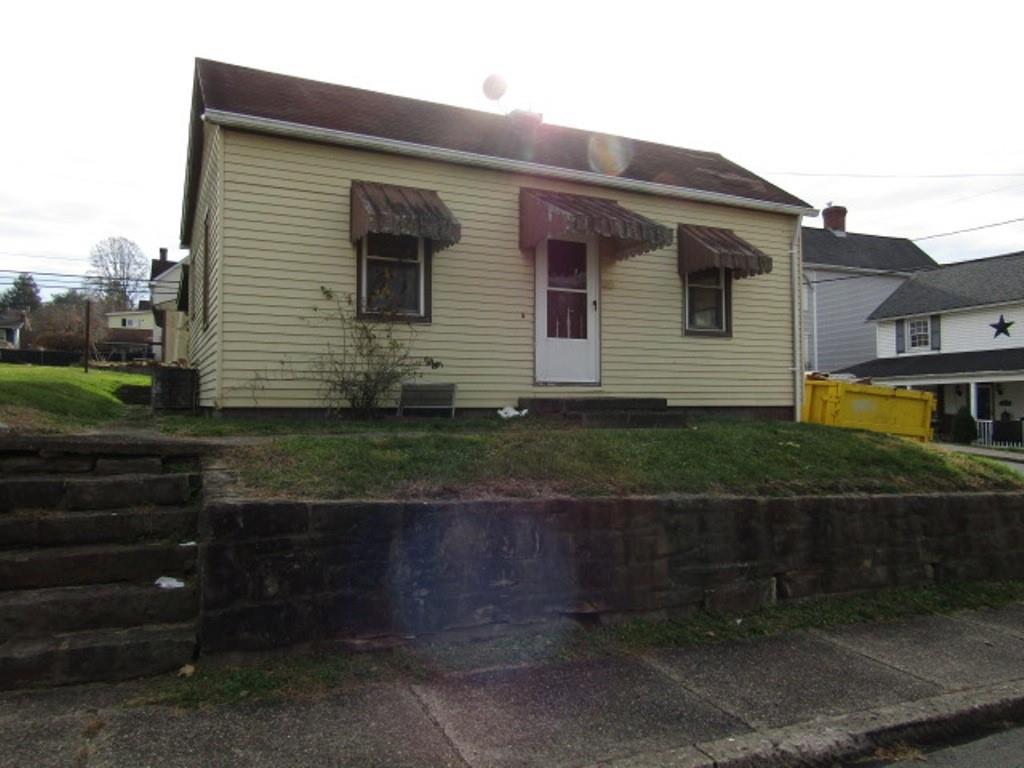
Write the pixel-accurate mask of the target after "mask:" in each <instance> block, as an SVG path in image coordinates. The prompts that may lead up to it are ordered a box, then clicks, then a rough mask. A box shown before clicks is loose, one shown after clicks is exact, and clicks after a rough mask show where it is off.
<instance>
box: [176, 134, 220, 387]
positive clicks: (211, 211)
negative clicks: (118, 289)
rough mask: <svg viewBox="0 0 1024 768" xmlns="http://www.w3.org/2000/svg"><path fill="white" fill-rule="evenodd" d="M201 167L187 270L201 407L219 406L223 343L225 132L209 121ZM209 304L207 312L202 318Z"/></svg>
mask: <svg viewBox="0 0 1024 768" xmlns="http://www.w3.org/2000/svg"><path fill="white" fill-rule="evenodd" d="M203 130H204V131H205V140H204V146H203V163H202V166H201V168H202V172H201V177H200V180H199V188H198V192H197V194H198V197H197V202H196V208H195V214H194V218H193V222H192V243H191V246H192V247H191V248H190V251H189V253H190V255H191V267H190V269H189V309H188V329H187V331H185V334H186V338H187V343H188V350H189V352H188V357H189V360H190V362H191V364H192V365H193V366H194V367H195V368H197V369H198V370H199V404H200V405H201V406H203V407H221V406H222V405H223V403H222V398H221V387H222V383H223V382H222V375H223V371H222V368H221V366H222V361H223V345H222V344H221V325H220V324H221V320H222V313H221V306H222V295H223V294H222V287H223V282H224V281H223V280H222V267H223V263H224V259H223V258H222V257H221V254H222V249H221V242H222V237H223V236H222V231H223V230H222V225H223V217H222V209H223V202H222V201H223V173H222V162H223V154H224V134H223V131H221V129H220V128H218V127H217V126H213V125H210V124H206V125H205V126H204V127H203ZM207 215H209V217H210V218H209V248H210V250H209V253H207V252H206V240H207V238H206V237H205V235H204V230H205V227H206V217H207ZM206 270H209V278H208V279H209V286H208V289H209V296H208V299H207V301H205V302H204V300H203V298H204V297H203V277H204V272H205V271H206ZM205 309H208V311H209V317H208V318H207V317H204V316H203V313H204V310H205Z"/></svg>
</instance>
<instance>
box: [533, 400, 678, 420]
mask: <svg viewBox="0 0 1024 768" xmlns="http://www.w3.org/2000/svg"><path fill="white" fill-rule="evenodd" d="M519 407H520V408H528V409H529V410H530V412H531V413H534V414H536V415H538V416H549V415H555V414H564V413H598V412H604V411H615V412H620V413H621V412H626V411H646V412H652V411H664V410H666V409H667V408H668V400H666V399H665V398H663V397H521V398H519Z"/></svg>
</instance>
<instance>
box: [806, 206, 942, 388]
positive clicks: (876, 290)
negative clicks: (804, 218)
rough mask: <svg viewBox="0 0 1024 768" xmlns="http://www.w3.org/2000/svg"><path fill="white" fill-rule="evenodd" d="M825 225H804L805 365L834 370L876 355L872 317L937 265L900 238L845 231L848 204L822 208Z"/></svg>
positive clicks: (907, 241)
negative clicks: (915, 276) (900, 290)
mask: <svg viewBox="0 0 1024 768" xmlns="http://www.w3.org/2000/svg"><path fill="white" fill-rule="evenodd" d="M822 216H823V217H824V219H825V228H824V229H817V228H811V227H804V228H803V252H804V269H803V275H804V297H803V298H804V312H805V314H804V333H805V348H804V365H805V366H806V367H807V368H809V369H811V370H814V371H835V370H839V369H840V368H845V367H847V366H850V365H854V364H855V363H862V362H864V361H865V360H870V359H871V358H873V357H874V356H875V325H874V323H872V322H871V321H869V320H868V315H870V314H871V312H872V311H873V310H874V309H875V307H877V306H878V305H879V304H881V303H882V302H883V301H885V299H887V298H888V297H889V296H890V295H891V294H892V292H893V291H895V290H896V289H897V288H899V287H900V286H901V285H902V284H903V283H904V282H905V281H906V280H907V278H908V277H910V275H912V274H914V273H915V272H917V271H918V270H921V269H933V268H935V267H936V266H938V265H937V264H936V263H935V261H934V260H933V259H932V257H931V256H929V255H928V254H927V253H925V252H924V251H922V250H921V249H920V248H918V247H917V246H916V245H915V244H914V243H913V242H912V241H910V240H907V239H906V238H902V237H883V236H880V235H862V234H857V233H854V232H847V231H846V208H844V207H842V206H840V205H830V206H828V207H827V208H825V209H824V210H823V211H822Z"/></svg>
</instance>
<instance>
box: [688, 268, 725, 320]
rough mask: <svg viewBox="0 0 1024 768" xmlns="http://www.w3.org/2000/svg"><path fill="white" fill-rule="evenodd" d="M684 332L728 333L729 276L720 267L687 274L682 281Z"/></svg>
mask: <svg viewBox="0 0 1024 768" xmlns="http://www.w3.org/2000/svg"><path fill="white" fill-rule="evenodd" d="M685 284H686V285H685V303H686V308H685V322H686V331H687V333H694V334H701V333H707V334H717V335H722V334H727V333H729V329H730V323H729V312H730V307H729V273H728V272H726V270H725V269H723V268H721V267H716V268H712V269H702V270H701V271H699V272H690V273H688V274H687V275H686V278H685Z"/></svg>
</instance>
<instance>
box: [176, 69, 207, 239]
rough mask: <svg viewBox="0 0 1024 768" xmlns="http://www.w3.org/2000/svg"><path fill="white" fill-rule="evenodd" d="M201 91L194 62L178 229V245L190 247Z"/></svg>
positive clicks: (199, 151) (200, 151)
mask: <svg viewBox="0 0 1024 768" xmlns="http://www.w3.org/2000/svg"><path fill="white" fill-rule="evenodd" d="M204 111H205V110H204V105H203V93H202V82H201V81H200V79H199V64H198V62H197V63H196V70H195V76H194V79H193V83H192V107H191V110H190V113H189V121H188V150H187V153H186V156H185V188H184V191H183V193H182V198H181V226H180V228H179V230H178V240H179V246H180V247H181V248H189V247H191V242H192V210H193V205H194V203H195V195H196V188H197V187H198V185H199V174H200V173H201V171H202V169H201V168H200V167H199V166H200V165H201V164H202V159H203V114H204Z"/></svg>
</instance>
